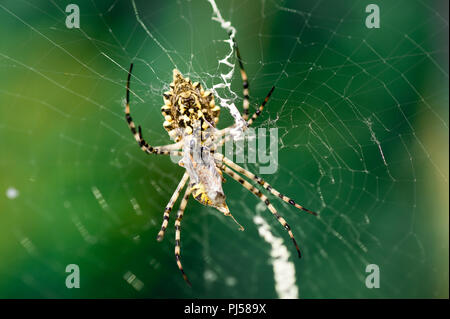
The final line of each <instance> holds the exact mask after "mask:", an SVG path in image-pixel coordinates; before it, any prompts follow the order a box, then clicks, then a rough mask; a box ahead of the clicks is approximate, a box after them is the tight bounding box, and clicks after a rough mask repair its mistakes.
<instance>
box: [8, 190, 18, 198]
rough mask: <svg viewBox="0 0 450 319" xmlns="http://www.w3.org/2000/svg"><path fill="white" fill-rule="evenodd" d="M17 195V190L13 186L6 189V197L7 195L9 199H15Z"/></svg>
mask: <svg viewBox="0 0 450 319" xmlns="http://www.w3.org/2000/svg"><path fill="white" fill-rule="evenodd" d="M18 196H19V191H18V190H17V189H16V188H14V187H9V188H8V189H7V190H6V197H8V198H9V199H15V198H17V197H18Z"/></svg>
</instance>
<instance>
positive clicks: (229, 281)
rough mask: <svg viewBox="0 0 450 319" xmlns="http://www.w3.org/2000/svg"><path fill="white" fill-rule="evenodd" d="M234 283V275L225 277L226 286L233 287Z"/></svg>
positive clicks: (235, 281)
mask: <svg viewBox="0 0 450 319" xmlns="http://www.w3.org/2000/svg"><path fill="white" fill-rule="evenodd" d="M236 283H237V280H236V278H234V277H227V278H226V279H225V284H226V285H227V286H230V287H233V286H236Z"/></svg>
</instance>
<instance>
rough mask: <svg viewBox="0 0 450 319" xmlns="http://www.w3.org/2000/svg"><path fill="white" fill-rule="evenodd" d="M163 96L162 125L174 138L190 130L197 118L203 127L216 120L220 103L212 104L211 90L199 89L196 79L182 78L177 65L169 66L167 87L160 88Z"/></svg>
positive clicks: (191, 131)
mask: <svg viewBox="0 0 450 319" xmlns="http://www.w3.org/2000/svg"><path fill="white" fill-rule="evenodd" d="M163 98H164V105H163V106H162V108H161V112H162V114H163V116H164V119H165V121H164V123H163V126H164V128H165V129H166V130H167V132H168V133H169V136H170V138H172V139H173V140H174V141H175V142H179V141H180V140H181V139H182V138H183V136H184V135H185V134H187V135H190V134H192V133H193V131H194V123H195V122H197V121H200V122H201V128H202V130H205V131H206V130H208V129H209V128H210V127H215V126H216V123H217V122H218V121H219V114H220V107H219V106H217V105H215V103H214V95H213V94H212V93H211V91H208V90H207V91H205V90H203V88H202V86H201V84H200V83H199V82H195V83H192V82H191V80H189V78H184V77H183V76H182V75H181V73H180V72H179V71H178V70H177V69H175V70H173V81H172V83H170V91H167V92H164V94H163Z"/></svg>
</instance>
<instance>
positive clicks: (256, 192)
mask: <svg viewBox="0 0 450 319" xmlns="http://www.w3.org/2000/svg"><path fill="white" fill-rule="evenodd" d="M221 169H222V170H223V171H224V172H225V173H226V174H228V175H229V176H230V177H231V178H233V179H234V180H236V181H238V182H239V183H241V184H242V186H244V187H245V188H246V189H248V190H249V191H250V192H252V193H253V194H254V195H255V196H257V197H259V199H260V200H261V201H262V202H264V204H266V206H267V208H269V210H270V212H271V213H272V214H273V215H274V216H275V217H276V218H277V220H278V221H279V222H280V224H281V225H282V226H283V227H284V229H286V230H287V232H288V233H289V237H291V239H292V241H293V243H294V245H295V249H297V252H298V257H299V258H301V257H302V255H301V253H300V249H299V248H298V245H297V242H296V241H295V238H294V234H292V231H291V227H290V226H289V225H288V223H287V222H286V220H285V219H284V218H283V217H281V216H280V215H279V214H278V212H277V210H276V209H275V207H273V206H272V204H271V203H270V202H269V200H268V199H267V197H266V196H265V195H264V194H263V193H261V192H260V191H259V189H257V188H256V187H254V186H253V185H251V184H250V183H249V182H247V181H246V180H245V179H243V178H242V177H241V176H239V175H238V174H237V173H235V172H234V171H232V170H231V169H230V168H228V167H226V166H225V165H223V166H222V167H221Z"/></svg>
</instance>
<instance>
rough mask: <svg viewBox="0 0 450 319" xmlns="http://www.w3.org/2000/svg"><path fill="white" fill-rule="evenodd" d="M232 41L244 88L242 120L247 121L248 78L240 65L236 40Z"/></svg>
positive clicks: (240, 59) (242, 64) (248, 101)
mask: <svg viewBox="0 0 450 319" xmlns="http://www.w3.org/2000/svg"><path fill="white" fill-rule="evenodd" d="M232 39H233V43H234V48H235V49H236V56H237V59H238V62H239V68H240V70H241V78H242V86H243V87H244V90H243V94H244V101H243V108H244V114H243V116H242V118H243V119H244V120H245V121H247V119H248V109H249V106H250V96H249V89H248V87H249V84H248V78H247V73H246V72H245V69H244V63H242V58H241V53H240V52H239V47H238V45H237V42H236V40H235V39H234V37H233V38H232Z"/></svg>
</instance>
